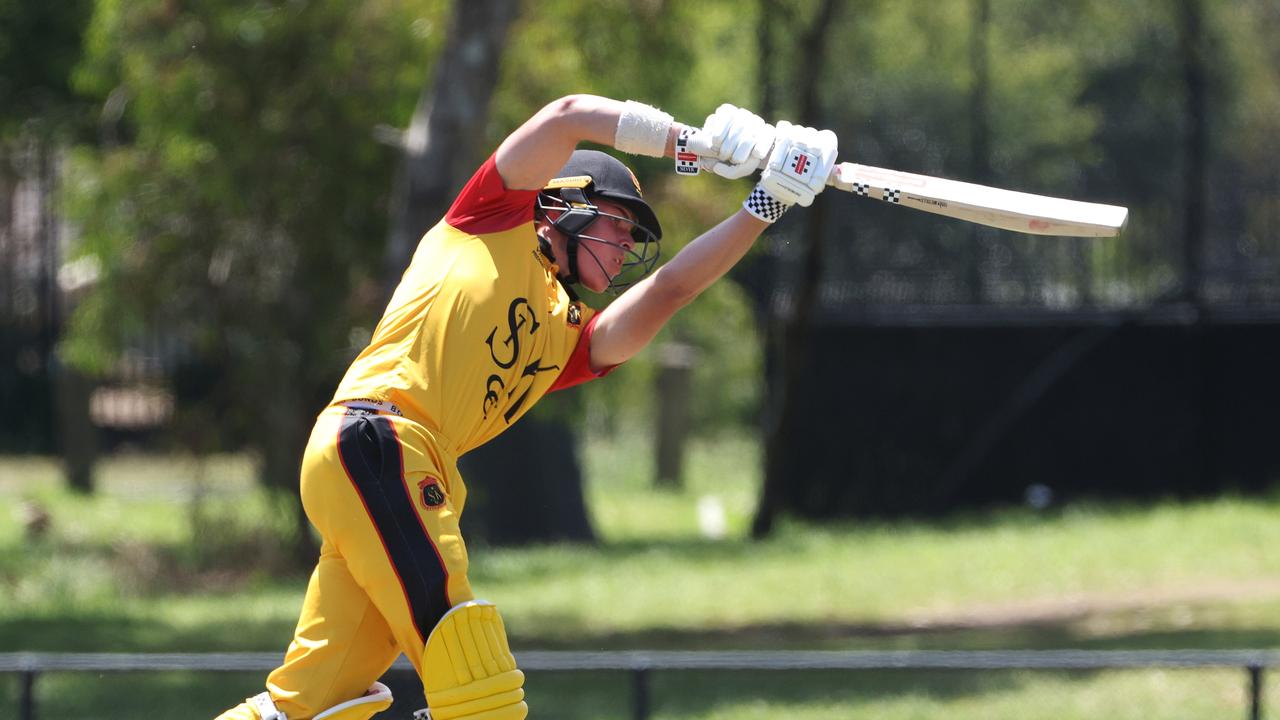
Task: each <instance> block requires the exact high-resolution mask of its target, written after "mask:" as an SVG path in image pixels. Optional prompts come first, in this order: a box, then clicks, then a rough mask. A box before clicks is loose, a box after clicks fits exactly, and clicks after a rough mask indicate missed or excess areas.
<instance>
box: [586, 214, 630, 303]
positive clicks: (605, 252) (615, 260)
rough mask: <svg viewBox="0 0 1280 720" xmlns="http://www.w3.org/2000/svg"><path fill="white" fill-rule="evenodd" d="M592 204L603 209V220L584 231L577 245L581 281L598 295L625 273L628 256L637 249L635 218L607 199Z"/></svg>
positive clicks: (601, 215) (599, 218) (597, 220)
mask: <svg viewBox="0 0 1280 720" xmlns="http://www.w3.org/2000/svg"><path fill="white" fill-rule="evenodd" d="M593 202H594V203H595V205H596V207H598V208H599V209H600V217H598V218H596V220H595V222H593V223H591V225H589V226H588V227H587V229H586V230H584V231H583V233H582V235H583V237H582V238H581V239H580V240H579V241H578V279H579V281H580V282H581V283H582V284H583V286H585V287H586V288H588V289H589V290H591V291H592V292H597V293H599V292H604V291H605V290H607V289H608V288H609V283H610V282H611V281H612V280H613V278H614V277H616V276H617V274H618V273H619V272H621V271H622V265H623V263H624V262H626V261H627V258H628V252H629V251H630V250H631V249H632V248H633V247H635V238H634V237H632V235H631V228H632V227H634V225H635V219H636V216H635V213H633V212H631V211H630V210H628V209H627V208H626V207H625V206H623V205H620V204H618V203H615V202H612V201H610V200H606V199H604V198H595V199H594V200H593ZM610 216H612V217H610ZM586 236H590V237H591V238H597V239H595V240H592V239H589V238H588V237H586ZM593 256H594V258H593Z"/></svg>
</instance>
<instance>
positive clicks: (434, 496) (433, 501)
mask: <svg viewBox="0 0 1280 720" xmlns="http://www.w3.org/2000/svg"><path fill="white" fill-rule="evenodd" d="M418 491H419V492H421V493H422V504H423V505H424V506H425V507H429V508H437V507H440V506H441V505H443V504H444V500H445V498H444V490H441V489H440V482H439V481H438V480H436V479H435V478H433V477H431V476H430V475H428V476H426V477H425V478H423V479H422V480H421V481H420V482H419V483H418Z"/></svg>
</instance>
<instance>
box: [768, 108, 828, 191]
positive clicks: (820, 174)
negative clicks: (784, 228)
mask: <svg viewBox="0 0 1280 720" xmlns="http://www.w3.org/2000/svg"><path fill="white" fill-rule="evenodd" d="M837 145H838V142H837V140H836V134H835V133H833V132H831V131H830V130H814V129H813V128H810V127H802V126H800V125H792V124H791V123H789V122H787V121H786V120H782V121H779V122H778V128H777V135H776V138H775V141H774V144H773V152H771V153H770V154H769V166H768V167H767V168H765V171H764V173H763V174H761V175H760V185H759V187H761V188H764V189H765V190H766V191H768V193H769V194H770V195H771V196H773V197H774V198H776V199H777V200H778V201H779V202H782V203H784V204H786V205H794V204H799V205H801V206H803V207H808V206H810V205H812V204H813V198H814V197H816V196H817V194H818V193H820V192H822V190H823V188H825V187H826V186H827V177H828V176H829V175H831V169H832V168H834V167H835V164H836V150H837Z"/></svg>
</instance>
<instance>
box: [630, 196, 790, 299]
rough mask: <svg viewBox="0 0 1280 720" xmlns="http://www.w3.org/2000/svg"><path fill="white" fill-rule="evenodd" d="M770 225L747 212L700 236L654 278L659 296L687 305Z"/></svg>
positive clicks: (732, 216)
mask: <svg viewBox="0 0 1280 720" xmlns="http://www.w3.org/2000/svg"><path fill="white" fill-rule="evenodd" d="M767 227H769V224H768V223H766V222H763V221H762V220H759V219H757V218H755V217H753V216H752V215H750V214H749V213H747V212H746V211H745V210H739V211H738V212H736V213H734V214H733V215H730V216H729V217H728V218H726V219H725V220H724V221H723V222H721V223H720V224H718V225H716V226H715V227H713V228H711V229H710V230H708V231H706V232H705V233H703V234H702V235H700V236H698V237H697V238H696V239H695V240H693V242H691V243H689V244H688V245H686V246H685V247H684V248H682V249H681V250H680V252H678V253H676V255H675V257H673V258H671V260H669V261H668V262H667V263H666V264H665V265H663V266H662V267H660V268H658V270H657V271H656V272H654V274H653V283H654V285H655V286H656V288H657V290H658V292H660V293H661V294H662V295H664V296H668V297H670V298H672V299H673V300H674V301H675V302H678V303H679V304H680V305H681V306H684V305H687V304H688V303H689V302H691V301H692V300H693V299H694V298H696V297H697V296H698V295H701V294H702V292H703V291H704V290H706V289H707V288H708V287H710V286H711V284H712V283H714V282H715V281H716V280H719V279H720V278H721V277H722V276H724V274H725V273H727V272H729V270H730V269H731V268H732V267H733V266H734V265H736V264H737V263H738V261H739V260H741V259H742V256H743V255H746V253H747V251H748V250H750V249H751V246H752V245H753V244H754V243H755V241H756V238H758V237H760V233H762V232H764V230H765V228H767Z"/></svg>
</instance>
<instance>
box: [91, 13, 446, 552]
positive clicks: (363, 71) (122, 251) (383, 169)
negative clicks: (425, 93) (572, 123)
mask: <svg viewBox="0 0 1280 720" xmlns="http://www.w3.org/2000/svg"><path fill="white" fill-rule="evenodd" d="M435 12H436V11H435V10H434V9H433V7H432V6H431V4H429V3H424V4H423V5H422V6H417V5H416V4H410V3H403V2H394V1H393V0H374V1H372V2H366V3H360V4H351V3H346V2H340V1H339V0H324V1H319V2H312V3H287V4H267V3H257V4H251V5H246V4H244V3H239V2H232V1H231V0H202V1H200V2H193V3H185V4H182V5H179V4H176V3H172V2H166V1H164V0H144V1H142V2H123V1H122V0H100V1H99V2H98V4H97V6H96V7H95V10H94V15H93V19H92V22H91V25H90V30H89V42H88V50H87V55H86V59H85V61H84V62H83V63H82V65H81V66H80V68H79V72H78V84H79V87H80V88H81V89H82V90H83V91H84V92H86V93H88V94H90V95H92V96H93V97H95V98H97V99H98V100H99V101H101V102H103V103H104V106H105V107H106V108H109V109H114V110H115V111H116V115H117V116H118V118H119V124H118V127H116V128H115V129H114V130H113V132H114V133H115V134H116V135H117V136H118V137H119V138H120V139H121V142H120V144H119V145H118V146H117V147H92V146H87V147H83V148H81V149H80V150H79V151H78V152H77V154H76V157H75V163H74V171H75V173H74V176H73V178H72V183H73V185H72V187H71V188H70V192H69V203H68V205H69V211H70V214H71V216H72V217H73V218H74V219H75V220H77V221H78V222H79V223H80V225H81V227H82V228H83V237H82V246H81V248H80V252H81V254H82V255H84V256H86V257H92V258H94V259H96V261H97V263H98V265H99V266H100V268H101V271H100V281H99V282H98V284H97V285H96V286H95V287H94V289H93V291H92V293H91V294H90V295H89V296H88V297H87V298H86V299H85V301H84V302H83V303H82V304H81V305H80V307H79V308H78V309H77V311H76V314H75V316H74V318H73V320H72V323H71V327H70V331H69V337H68V340H67V345H68V350H69V355H70V357H71V358H73V360H75V361H76V362H77V363H79V364H80V365H81V366H82V367H90V368H99V369H102V368H107V367H109V366H110V365H111V363H112V362H113V360H114V359H115V358H117V357H119V355H120V353H121V351H122V350H124V349H125V348H127V347H129V346H130V344H131V343H136V342H138V340H139V339H140V338H143V337H146V336H147V335H149V334H162V335H163V336H165V337H168V338H170V339H171V340H173V342H171V343H170V344H171V345H176V346H177V347H178V351H177V352H176V353H175V355H174V357H170V358H167V359H166V361H168V362H171V363H179V364H180V366H181V367H179V385H180V388H179V389H182V388H186V389H187V392H188V396H186V397H184V398H182V399H183V400H185V401H186V402H184V403H183V404H182V405H181V407H180V412H179V423H180V425H182V426H183V427H184V428H185V430H183V431H182V432H181V433H180V436H182V435H186V436H189V437H200V438H201V444H202V445H203V446H204V449H215V448H218V447H238V446H239V445H241V444H242V443H243V444H245V445H247V446H248V447H249V448H251V449H253V450H254V451H256V453H257V454H258V456H259V457H260V458H261V461H262V462H261V466H260V467H261V477H262V480H263V482H264V483H265V484H266V485H267V486H268V487H270V488H274V489H277V490H279V491H281V495H282V496H283V497H286V498H288V499H289V500H288V501H289V502H291V503H293V506H294V507H295V508H296V512H295V513H294V526H295V528H296V532H295V537H296V539H297V541H298V548H299V555H300V559H304V560H306V561H308V562H309V561H310V559H311V557H310V552H311V551H310V550H309V548H308V545H309V537H310V535H309V533H308V531H307V523H306V519H305V516H304V515H303V513H302V510H301V505H300V503H297V501H296V486H297V478H298V463H299V460H300V458H301V457H302V450H303V447H304V445H305V443H306V439H307V433H308V431H309V428H310V422H309V418H311V417H312V416H314V414H315V413H316V412H317V411H318V410H319V409H320V408H321V407H323V406H324V405H325V404H326V403H327V401H328V399H329V394H330V393H331V392H332V390H333V387H334V385H335V384H336V382H337V379H338V378H339V377H340V375H341V373H342V371H343V369H344V368H345V366H346V364H347V362H348V361H349V359H350V358H351V357H352V356H353V354H354V352H355V351H356V350H358V347H355V345H356V344H357V343H358V342H359V337H360V335H361V332H362V331H361V330H360V328H361V327H362V325H363V324H364V323H367V322H368V318H369V317H370V316H372V315H374V314H376V307H377V304H378V297H377V296H378V293H377V290H376V287H377V280H376V278H377V276H378V270H379V266H380V259H381V257H382V248H383V240H384V238H385V236H386V231H385V227H386V214H385V207H386V206H387V197H388V192H389V186H390V180H391V177H392V175H393V168H394V157H393V155H392V153H390V152H389V151H388V150H387V149H386V148H385V147H383V146H381V145H379V144H378V143H377V142H376V141H375V140H374V137H373V129H374V128H375V127H376V126H377V125H379V124H382V123H386V122H388V121H390V122H391V123H393V124H394V123H397V122H398V121H403V119H405V118H407V117H408V115H409V112H410V111H411V109H412V102H413V90H414V88H415V86H416V85H417V79H416V76H417V73H416V72H415V69H416V68H418V67H421V66H422V65H423V64H424V62H425V60H424V58H425V56H426V55H427V54H428V52H429V50H430V47H431V45H432V43H433V42H434V40H433V38H434V37H436V36H437V35H433V32H432V31H433V28H434V27H435V26H436V23H437V22H438V17H437V16H436V14H435ZM375 37H376V38H377V40H376V41H371V40H370V38H375ZM415 60H416V61H415ZM364 332H367V331H364Z"/></svg>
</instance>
